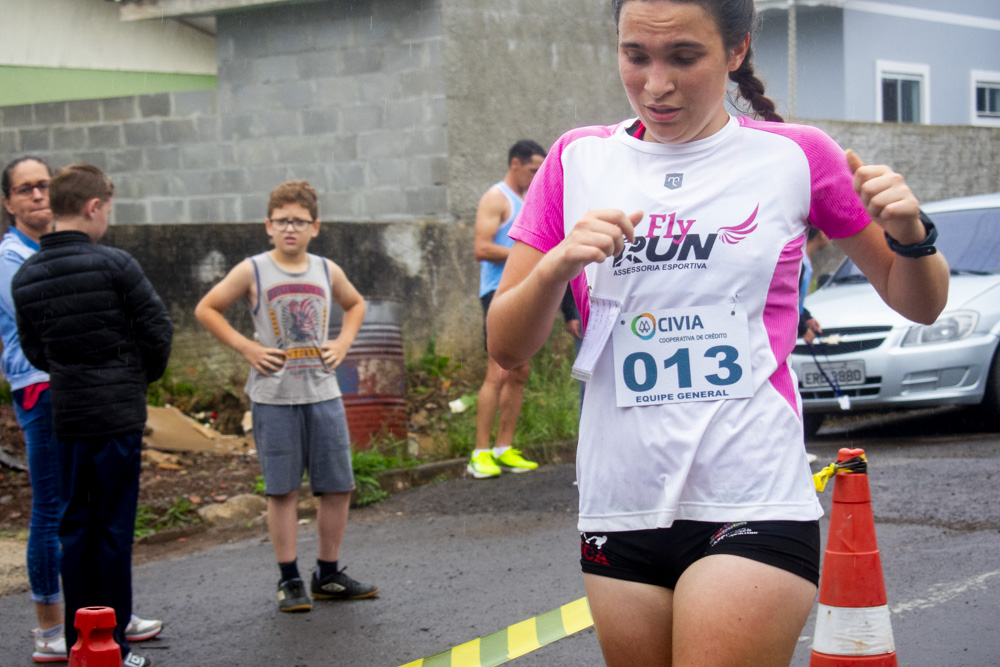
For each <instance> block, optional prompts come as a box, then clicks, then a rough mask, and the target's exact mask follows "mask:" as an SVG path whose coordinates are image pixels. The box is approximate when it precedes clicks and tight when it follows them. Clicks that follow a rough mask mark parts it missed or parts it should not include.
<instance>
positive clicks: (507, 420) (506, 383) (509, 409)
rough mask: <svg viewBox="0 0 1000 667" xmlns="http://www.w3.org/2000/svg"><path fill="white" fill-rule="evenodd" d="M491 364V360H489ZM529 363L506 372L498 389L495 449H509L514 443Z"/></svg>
mask: <svg viewBox="0 0 1000 667" xmlns="http://www.w3.org/2000/svg"><path fill="white" fill-rule="evenodd" d="M490 361H491V362H493V360H492V359H491V360H490ZM530 370H531V365H530V363H526V364H522V365H520V366H518V367H517V368H514V369H513V370H510V371H507V373H506V375H505V376H504V378H503V383H502V384H501V387H500V426H499V427H498V428H497V442H496V445H497V447H509V446H510V444H511V443H512V442H514V429H515V428H517V419H518V417H520V416H521V404H522V402H523V401H524V385H525V384H526V383H527V382H528V373H529V372H530Z"/></svg>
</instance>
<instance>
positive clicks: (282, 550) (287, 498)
mask: <svg viewBox="0 0 1000 667" xmlns="http://www.w3.org/2000/svg"><path fill="white" fill-rule="evenodd" d="M298 502H299V492H298V491H292V492H290V493H286V494H284V495H281V496H268V497H267V530H268V532H269V533H270V534H271V546H273V547H274V555H275V556H276V557H277V559H278V562H279V563H289V562H291V561H293V560H295V557H296V553H297V547H298V544H297V541H298V530H299V525H298Z"/></svg>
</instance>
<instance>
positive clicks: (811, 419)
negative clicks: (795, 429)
mask: <svg viewBox="0 0 1000 667" xmlns="http://www.w3.org/2000/svg"><path fill="white" fill-rule="evenodd" d="M824 419H826V415H824V414H820V413H816V412H807V413H805V414H804V415H802V432H803V433H804V434H805V436H806V437H807V438H811V437H813V436H814V435H816V432H817V431H819V428H820V426H822V425H823V420H824Z"/></svg>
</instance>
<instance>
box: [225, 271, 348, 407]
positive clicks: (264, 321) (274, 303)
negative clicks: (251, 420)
mask: <svg viewBox="0 0 1000 667" xmlns="http://www.w3.org/2000/svg"><path fill="white" fill-rule="evenodd" d="M308 258H309V268H308V269H306V270H305V271H304V272H302V273H288V272H287V271H284V270H282V269H281V268H280V267H278V265H277V264H275V262H274V260H273V259H271V256H270V254H269V253H268V252H262V253H260V254H259V255H254V256H253V257H251V258H250V262H251V263H252V264H253V268H254V276H255V279H256V281H257V306H256V308H251V310H250V314H251V317H252V319H253V326H254V329H255V330H256V332H257V338H258V340H259V341H260V344H261V345H263V346H264V347H275V348H278V349H280V350H284V351H285V365H284V366H283V367H282V368H281V370H279V371H278V372H277V373H273V374H271V375H262V374H261V373H259V372H258V371H257V369H255V368H253V367H252V366H251V367H250V375H249V376H248V377H247V382H246V386H245V387H244V391H246V393H247V396H249V397H250V400H251V401H254V402H255V403H269V404H272V405H299V404H303V403H319V402H320V401H328V400H330V399H333V398H338V397H339V396H340V385H338V384H337V374H336V373H335V372H331V371H328V370H327V369H326V367H324V366H323V359H322V357H321V356H320V349H319V347H320V345H322V344H323V343H324V342H326V338H327V327H328V325H329V317H330V303H331V301H330V272H329V270H328V269H327V264H326V261H325V260H324V259H323V258H322V257H319V256H317V255H312V254H309V255H308Z"/></svg>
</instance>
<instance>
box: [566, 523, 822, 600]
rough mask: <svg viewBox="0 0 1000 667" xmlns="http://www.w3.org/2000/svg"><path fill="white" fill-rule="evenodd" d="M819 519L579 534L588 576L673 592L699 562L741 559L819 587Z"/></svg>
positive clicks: (707, 524) (692, 525) (686, 524)
mask: <svg viewBox="0 0 1000 667" xmlns="http://www.w3.org/2000/svg"><path fill="white" fill-rule="evenodd" d="M819 550H820V541H819V521H741V522H737V523H709V522H704V521H675V522H674V524H673V525H672V526H671V527H670V528H655V529H653V530H632V531H625V532H616V533H580V564H581V565H582V566H583V571H584V572H586V573H587V574H596V575H599V576H602V577H611V578H612V579H624V580H626V581H636V582H639V583H642V584H651V585H653V586H662V587H663V588H669V589H671V590H672V589H673V588H674V586H676V585H677V580H678V579H679V578H680V576H681V574H683V573H684V570H686V569H687V568H688V567H690V566H691V565H692V564H693V563H694V562H695V561H696V560H698V559H700V558H704V557H705V556H712V555H714V554H729V555H731V556H742V557H743V558H749V559H751V560H755V561H758V562H761V563H766V564H768V565H773V566H775V567H779V568H781V569H782V570H786V571H788V572H791V573H792V574H797V575H798V576H800V577H803V578H804V579H807V580H809V581H811V582H812V583H813V584H816V585H819V559H820V551H819Z"/></svg>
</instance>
